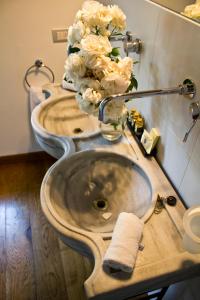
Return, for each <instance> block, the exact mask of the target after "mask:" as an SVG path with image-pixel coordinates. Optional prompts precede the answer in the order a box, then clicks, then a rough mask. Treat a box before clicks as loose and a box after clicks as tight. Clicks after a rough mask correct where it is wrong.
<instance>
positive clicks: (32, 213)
mask: <svg viewBox="0 0 200 300" xmlns="http://www.w3.org/2000/svg"><path fill="white" fill-rule="evenodd" d="M53 162H54V160H53V159H52V158H50V157H49V156H47V155H41V156H39V155H38V156H36V157H35V158H34V159H31V160H30V159H27V160H26V159H21V160H19V161H17V162H9V161H8V160H4V161H0V300H11V299H12V300H29V299H30V300H32V299H34V300H35V299H38V300H51V299H54V300H56V299H57V300H62V299H63V300H68V299H69V300H84V299H86V297H85V294H84V289H83V282H84V281H85V279H86V278H88V277H89V275H90V273H91V271H92V269H93V264H92V262H90V261H89V260H88V259H87V258H84V257H83V256H81V255H80V254H78V253H77V252H75V251H73V250H72V249H70V248H69V247H67V246H66V245H64V244H63V243H62V242H61V241H60V240H59V239H58V237H57V235H56V234H55V232H54V230H53V229H52V228H51V226H50V225H49V224H48V222H47V221H46V219H45V217H44V216H43V214H42V211H41V207H40V197H39V192H40V185H41V182H42V179H43V177H44V174H45V172H46V171H47V169H48V168H49V166H50V165H52V164H53Z"/></svg>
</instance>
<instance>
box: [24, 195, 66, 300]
mask: <svg viewBox="0 0 200 300" xmlns="http://www.w3.org/2000/svg"><path fill="white" fill-rule="evenodd" d="M39 199H40V198H39V191H36V192H35V193H31V195H30V197H29V203H30V202H31V206H30V211H31V216H30V220H31V228H32V240H33V255H34V263H35V276H36V286H37V299H38V300H44V299H45V300H51V299H52V300H56V299H57V300H67V299H69V298H68V295H67V289H66V285H65V279H64V271H63V266H62V262H61V255H60V250H59V246H58V239H57V236H56V233H55V232H54V230H53V228H52V227H51V226H50V225H49V224H48V222H47V220H46V219H45V217H44V215H43V213H42V211H41V208H40V202H39ZM70 300H71V299H70Z"/></svg>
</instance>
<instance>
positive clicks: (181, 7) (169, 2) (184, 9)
mask: <svg viewBox="0 0 200 300" xmlns="http://www.w3.org/2000/svg"><path fill="white" fill-rule="evenodd" d="M152 2H155V3H157V4H160V5H162V6H164V7H166V8H169V9H171V10H173V11H175V12H178V13H181V14H183V15H185V16H186V17H189V18H191V19H193V20H194V21H197V22H200V0H152Z"/></svg>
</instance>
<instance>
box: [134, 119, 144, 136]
mask: <svg viewBox="0 0 200 300" xmlns="http://www.w3.org/2000/svg"><path fill="white" fill-rule="evenodd" d="M134 131H135V134H136V135H137V136H138V137H139V138H141V136H142V134H143V131H144V119H143V118H142V117H141V116H140V117H138V118H137V120H136V121H135V129H134Z"/></svg>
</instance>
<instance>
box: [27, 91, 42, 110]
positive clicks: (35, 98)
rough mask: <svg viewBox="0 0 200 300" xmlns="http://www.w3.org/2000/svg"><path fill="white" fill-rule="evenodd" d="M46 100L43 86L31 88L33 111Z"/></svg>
mask: <svg viewBox="0 0 200 300" xmlns="http://www.w3.org/2000/svg"><path fill="white" fill-rule="evenodd" d="M44 100H45V95H44V93H43V92H42V87H41V86H31V87H30V89H29V101H30V110H31V112H32V110H33V109H34V108H35V107H36V106H37V105H38V104H40V103H41V102H42V101H44Z"/></svg>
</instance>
